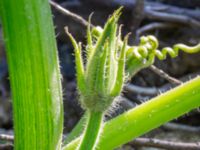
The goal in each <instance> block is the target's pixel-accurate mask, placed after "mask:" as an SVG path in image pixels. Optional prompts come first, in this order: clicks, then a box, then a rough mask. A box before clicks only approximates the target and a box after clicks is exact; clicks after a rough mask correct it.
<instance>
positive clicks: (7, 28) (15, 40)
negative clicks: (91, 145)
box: [0, 0, 63, 150]
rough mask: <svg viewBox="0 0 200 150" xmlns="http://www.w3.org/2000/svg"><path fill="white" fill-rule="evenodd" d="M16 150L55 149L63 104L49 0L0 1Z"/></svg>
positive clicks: (60, 133)
mask: <svg viewBox="0 0 200 150" xmlns="http://www.w3.org/2000/svg"><path fill="white" fill-rule="evenodd" d="M0 14H1V18H2V25H3V31H4V39H5V44H6V54H7V58H8V65H9V76H10V82H11V90H12V104H13V115H14V134H15V141H14V148H15V149H16V150H58V149H60V147H61V137H62V129H63V105H62V92H61V82H60V71H59V64H58V57H57V48H56V41H55V34H54V27H53V22H52V15H51V11H50V6H49V4H48V0H0Z"/></svg>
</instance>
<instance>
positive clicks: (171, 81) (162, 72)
mask: <svg viewBox="0 0 200 150" xmlns="http://www.w3.org/2000/svg"><path fill="white" fill-rule="evenodd" d="M149 68H150V70H151V71H153V72H154V73H156V74H157V75H159V76H161V77H162V78H164V79H166V80H167V81H169V82H170V83H172V84H178V85H179V84H182V82H181V81H180V80H178V79H176V78H173V77H171V76H170V75H168V74H167V73H165V72H164V71H163V70H161V69H158V68H157V67H156V66H154V65H151V66H150V67H149Z"/></svg>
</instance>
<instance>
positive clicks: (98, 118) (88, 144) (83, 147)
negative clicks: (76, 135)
mask: <svg viewBox="0 0 200 150" xmlns="http://www.w3.org/2000/svg"><path fill="white" fill-rule="evenodd" d="M102 122H103V113H102V112H91V111H89V110H88V111H87V124H86V127H85V131H84V133H83V137H82V140H81V142H80V146H79V147H78V148H77V150H95V149H96V144H97V142H98V140H99V136H100V132H101V127H102Z"/></svg>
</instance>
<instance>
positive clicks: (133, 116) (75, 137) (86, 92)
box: [0, 0, 200, 150]
mask: <svg viewBox="0 0 200 150" xmlns="http://www.w3.org/2000/svg"><path fill="white" fill-rule="evenodd" d="M120 14H121V9H118V10H117V11H115V12H114V14H113V15H112V16H111V17H110V18H109V19H108V21H107V23H106V25H105V26H104V28H103V29H102V28H101V27H94V28H92V29H91V28H90V26H89V27H88V30H87V46H86V53H87V57H86V62H84V61H83V57H82V52H81V44H78V43H77V42H76V41H75V40H74V38H73V37H72V35H71V34H70V33H69V32H68V31H67V33H68V35H69V37H70V39H71V41H72V44H73V46H74V49H75V59H76V60H75V61H76V72H77V73H76V74H77V86H78V91H79V94H80V103H81V106H82V108H83V109H84V110H85V115H84V117H83V118H82V119H81V121H80V123H79V124H78V125H77V126H76V127H75V128H74V130H73V131H72V132H71V133H70V134H69V136H68V138H67V140H66V142H64V144H63V145H62V142H61V140H62V130H63V104H62V94H61V93H62V91H61V81H60V71H59V66H58V56H57V52H56V44H55V43H56V42H55V34H54V28H53V22H52V18H51V13H50V7H49V4H48V1H47V0H18V1H8V0H1V1H0V15H1V19H2V25H3V29H4V39H5V44H6V49H7V50H6V53H7V58H8V65H9V74H10V81H11V90H12V99H13V101H12V105H13V109H14V111H13V113H14V132H15V141H14V148H15V149H16V150H55V149H56V150H61V149H62V150H112V149H114V148H116V147H119V146H120V145H122V144H124V143H127V142H128V141H130V140H132V139H133V138H136V137H138V136H140V135H142V134H144V133H146V132H148V131H150V130H152V129H154V128H156V127H158V126H160V125H162V124H163V123H165V122H167V121H169V120H172V119H174V118H176V117H178V116H180V115H183V114H185V113H187V112H188V111H190V110H192V109H194V108H197V107H199V106H200V78H199V77H197V78H196V79H193V80H191V81H189V82H187V83H184V84H183V85H181V86H179V87H177V88H175V89H173V90H171V91H168V92H166V93H164V94H161V95H160V96H158V97H156V98H154V99H152V100H149V101H148V102H146V103H143V104H141V105H139V106H138V107H136V108H133V109H131V110H129V111H127V112H125V113H123V114H121V115H119V116H117V117H115V118H113V119H112V120H110V121H108V122H103V117H104V114H105V112H106V110H107V109H108V108H109V107H110V106H111V105H112V103H113V101H114V100H115V99H116V97H117V96H119V95H120V93H121V91H122V88H123V85H124V84H125V83H126V82H127V81H128V79H129V78H131V77H132V76H133V75H135V74H136V73H137V72H138V71H139V70H141V69H143V68H145V67H148V66H150V65H151V64H153V63H154V59H155V57H157V58H159V59H161V60H162V59H164V58H165V57H166V55H167V54H168V53H169V54H170V56H172V57H175V56H176V55H177V54H178V51H179V50H182V51H185V52H187V53H196V52H199V51H200V44H198V45H197V46H194V47H188V46H186V45H183V44H177V45H175V46H173V48H164V49H162V50H161V51H159V50H157V48H158V41H157V39H156V38H155V37H154V36H146V37H141V42H140V44H139V45H138V46H130V45H128V36H126V37H125V38H124V39H121V34H120V32H121V31H120V29H119V30H118V25H117V21H118V19H119V16H120ZM84 126H85V129H83V127H84ZM108 141H109V142H108Z"/></svg>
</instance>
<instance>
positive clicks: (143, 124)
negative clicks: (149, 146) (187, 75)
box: [63, 77, 200, 150]
mask: <svg viewBox="0 0 200 150" xmlns="http://www.w3.org/2000/svg"><path fill="white" fill-rule="evenodd" d="M199 106H200V77H197V78H196V79H193V80H191V81H189V82H187V83H184V84H183V85H181V86H179V87H177V88H175V89H173V90H170V91H168V92H166V93H164V94H161V95H160V96H158V97H156V98H154V99H152V100H150V101H148V102H146V103H143V104H141V105H140V106H138V107H136V108H134V109H131V110H129V111H127V112H125V113H123V114H122V115H120V116H118V117H116V118H114V119H112V120H111V121H109V122H107V123H105V125H104V129H103V131H102V136H101V138H100V139H99V142H98V144H97V148H98V150H112V149H114V148H116V147H118V146H120V145H122V144H124V143H127V142H128V141H130V140H132V139H134V138H136V137H138V136H141V135H143V134H145V133H146V132H148V131H150V130H152V129H154V128H156V127H159V126H160V125H162V124H164V123H166V122H167V121H170V120H172V119H174V118H177V117H179V116H181V115H183V114H185V113H187V112H189V111H190V110H192V109H194V108H197V107H199ZM79 141H80V138H77V139H75V140H74V141H72V142H71V143H69V144H68V145H67V146H66V147H64V148H63V150H74V149H76V147H77V145H78V143H79Z"/></svg>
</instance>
